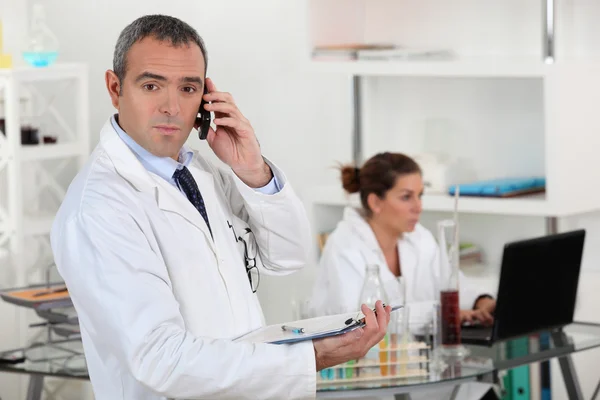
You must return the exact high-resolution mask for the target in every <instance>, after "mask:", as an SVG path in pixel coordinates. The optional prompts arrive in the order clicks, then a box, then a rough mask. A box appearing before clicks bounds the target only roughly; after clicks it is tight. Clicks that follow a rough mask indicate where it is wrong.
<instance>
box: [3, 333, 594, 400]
mask: <svg viewBox="0 0 600 400" xmlns="http://www.w3.org/2000/svg"><path fill="white" fill-rule="evenodd" d="M562 332H564V335H562ZM562 332H561V331H558V332H554V333H552V334H550V333H549V336H551V338H550V340H548V341H547V342H545V343H544V341H543V340H542V341H539V342H538V344H537V345H536V344H535V340H533V341H532V338H539V335H532V336H530V337H525V338H524V339H525V340H523V338H521V339H515V340H511V341H506V342H502V343H497V344H495V345H493V346H491V347H482V346H467V348H468V349H469V351H470V354H469V356H467V357H465V358H464V359H462V360H457V361H452V360H448V359H446V360H445V364H446V365H445V366H442V367H443V368H438V367H436V368H432V367H431V365H430V363H428V362H427V359H426V357H429V355H428V354H427V346H424V347H420V348H410V349H409V350H410V351H412V353H407V356H408V357H414V358H412V361H410V362H405V363H403V362H402V361H401V359H397V360H392V359H388V360H383V362H379V363H376V365H368V364H360V363H358V364H356V363H354V364H352V363H349V364H344V365H343V366H338V367H334V368H330V369H328V370H324V371H321V372H319V373H318V374H317V391H318V396H319V397H320V398H327V397H339V396H340V395H342V396H345V397H354V395H358V394H359V393H364V392H368V393H370V394H373V395H375V394H380V395H383V394H386V393H403V392H408V391H411V390H413V389H415V387H416V386H421V385H427V386H436V385H438V386H441V385H455V384H458V383H462V382H464V381H469V380H477V379H479V378H482V377H484V376H486V375H488V374H491V373H494V372H495V371H497V370H504V369H510V368H515V367H517V366H520V365H525V364H529V363H533V362H539V361H544V360H548V359H551V358H554V357H560V356H564V355H568V354H572V353H575V352H579V351H585V350H588V349H593V348H597V347H600V324H589V323H577V322H576V323H573V324H571V325H569V326H567V327H565V328H564V331H562ZM542 336H543V335H542ZM561 336H562V339H561ZM532 343H533V345H532ZM0 354H3V357H7V356H8V355H9V354H6V353H2V352H1V351H0ZM11 354H12V355H14V356H17V357H18V356H21V357H25V361H24V362H21V363H17V364H7V363H0V372H2V371H5V372H17V373H25V374H40V375H47V376H55V377H64V378H78V379H88V375H87V369H86V363H85V358H84V356H83V349H82V344H81V341H80V340H63V341H55V342H54V343H52V344H50V345H48V344H43V343H42V344H40V345H38V346H33V347H30V348H28V349H27V350H18V351H14V352H12V353H11ZM419 357H420V358H419ZM373 371H375V372H373Z"/></svg>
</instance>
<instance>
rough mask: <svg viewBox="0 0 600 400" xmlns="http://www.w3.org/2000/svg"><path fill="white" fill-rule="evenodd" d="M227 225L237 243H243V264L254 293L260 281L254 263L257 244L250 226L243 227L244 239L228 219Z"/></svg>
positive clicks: (258, 272)
mask: <svg viewBox="0 0 600 400" xmlns="http://www.w3.org/2000/svg"><path fill="white" fill-rule="evenodd" d="M227 226H228V227H229V228H231V230H232V231H233V237H234V238H235V241H236V242H238V243H239V242H242V244H243V245H244V264H245V266H246V274H247V275H248V280H249V281H250V288H251V289H252V293H256V291H257V290H258V284H259V283H260V271H259V270H258V266H257V265H256V253H257V250H258V246H257V245H256V238H255V237H254V233H253V232H252V230H251V229H250V228H244V236H245V237H246V239H244V238H243V237H241V236H238V235H237V233H236V232H235V229H234V227H233V225H232V224H231V223H230V222H229V221H227Z"/></svg>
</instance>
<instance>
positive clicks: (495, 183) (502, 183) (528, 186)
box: [448, 177, 546, 197]
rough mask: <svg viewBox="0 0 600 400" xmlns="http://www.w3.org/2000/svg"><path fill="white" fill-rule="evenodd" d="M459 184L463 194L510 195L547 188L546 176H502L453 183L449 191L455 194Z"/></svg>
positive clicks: (484, 195)
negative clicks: (457, 183) (499, 177)
mask: <svg viewBox="0 0 600 400" xmlns="http://www.w3.org/2000/svg"><path fill="white" fill-rule="evenodd" d="M457 186H458V187H459V189H460V195H461V196H483V197H509V196H517V195H521V194H528V193H534V192H541V191H544V190H545V188H546V178H544V177H524V178H502V179H491V180H485V181H478V182H471V183H463V184H459V185H451V186H450V188H449V189H448V193H449V194H450V195H452V196H454V193H455V192H456V187H457Z"/></svg>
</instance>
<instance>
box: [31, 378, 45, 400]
mask: <svg viewBox="0 0 600 400" xmlns="http://www.w3.org/2000/svg"><path fill="white" fill-rule="evenodd" d="M43 389H44V375H31V376H30V377H29V387H28V388H27V400H41V399H42V390H43Z"/></svg>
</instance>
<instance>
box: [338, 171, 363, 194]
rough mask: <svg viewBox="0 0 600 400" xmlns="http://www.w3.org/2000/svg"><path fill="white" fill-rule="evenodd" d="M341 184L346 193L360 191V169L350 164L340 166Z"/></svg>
mask: <svg viewBox="0 0 600 400" xmlns="http://www.w3.org/2000/svg"><path fill="white" fill-rule="evenodd" d="M342 186H343V187H344V190H345V191H346V192H348V193H357V192H358V191H360V169H359V168H356V167H354V166H350V165H347V166H345V167H342Z"/></svg>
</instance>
